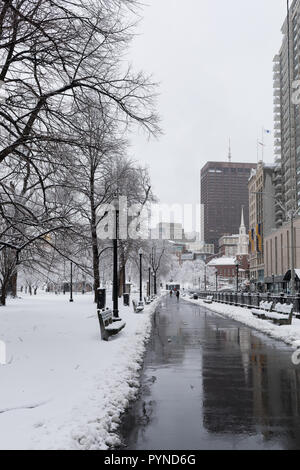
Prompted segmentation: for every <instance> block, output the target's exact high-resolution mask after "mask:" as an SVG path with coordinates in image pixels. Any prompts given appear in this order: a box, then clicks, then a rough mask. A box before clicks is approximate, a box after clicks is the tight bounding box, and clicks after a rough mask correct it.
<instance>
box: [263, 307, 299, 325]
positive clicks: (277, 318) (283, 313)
mask: <svg viewBox="0 0 300 470" xmlns="http://www.w3.org/2000/svg"><path fill="white" fill-rule="evenodd" d="M293 309H294V306H293V304H280V303H278V304H276V305H275V307H274V309H273V311H272V312H269V313H268V314H266V318H267V320H271V321H272V322H273V323H275V324H276V325H279V326H282V325H291V324H292V315H293Z"/></svg>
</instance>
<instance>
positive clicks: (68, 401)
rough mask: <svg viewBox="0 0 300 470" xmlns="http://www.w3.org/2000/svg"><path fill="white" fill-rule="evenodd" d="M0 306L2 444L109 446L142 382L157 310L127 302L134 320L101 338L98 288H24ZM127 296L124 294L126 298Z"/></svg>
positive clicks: (128, 317)
mask: <svg viewBox="0 0 300 470" xmlns="http://www.w3.org/2000/svg"><path fill="white" fill-rule="evenodd" d="M22 297H23V298H22V299H17V300H10V301H9V302H8V305H7V307H3V308H2V307H1V308H0V324H1V330H0V340H2V341H5V343H6V347H7V365H5V366H0V383H1V387H0V429H1V431H0V449H106V448H107V447H108V446H109V445H111V444H116V442H117V436H116V435H115V434H114V432H115V431H116V429H117V426H118V423H119V418H120V415H121V414H122V413H123V412H124V410H125V409H126V407H127V405H128V402H129V400H131V399H133V398H134V397H135V396H136V394H137V391H138V387H139V381H138V379H139V370H140V368H141V364H142V361H143V355H144V351H145V342H146V340H147V339H148V338H149V335H150V332H151V314H152V313H153V312H154V310H155V308H156V306H157V304H158V302H159V300H157V301H156V302H155V303H153V304H152V305H150V306H149V307H146V309H145V311H144V312H143V313H141V314H134V313H133V308H132V306H130V308H128V307H123V305H122V306H121V307H120V316H121V318H122V319H124V320H125V321H126V328H125V329H124V330H123V331H122V332H121V333H120V334H119V335H117V336H116V337H114V338H111V339H110V341H109V342H108V343H107V342H104V341H101V339H100V330H99V323H98V318H97V309H96V305H95V304H94V303H93V298H92V296H91V295H76V296H75V297H74V303H73V304H72V303H70V302H69V301H68V300H69V299H68V296H67V295H66V296H63V295H60V296H55V295H53V294H43V295H38V296H32V297H29V296H26V295H23V296H22ZM120 304H121V302H120Z"/></svg>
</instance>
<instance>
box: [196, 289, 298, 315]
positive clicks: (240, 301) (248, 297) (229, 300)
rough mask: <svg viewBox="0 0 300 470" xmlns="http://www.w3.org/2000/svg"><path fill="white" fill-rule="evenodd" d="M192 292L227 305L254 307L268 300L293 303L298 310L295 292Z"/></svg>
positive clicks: (201, 297)
mask: <svg viewBox="0 0 300 470" xmlns="http://www.w3.org/2000/svg"><path fill="white" fill-rule="evenodd" d="M193 293H195V294H197V295H198V297H199V298H200V299H205V298H207V297H208V296H212V297H213V300H214V302H219V303H223V304H228V305H234V306H237V307H245V308H249V309H250V308H255V307H259V305H260V302H262V301H268V302H274V303H281V304H284V303H287V304H291V303H292V304H293V305H294V312H300V295H299V294H297V295H295V296H292V295H288V294H277V295H274V294H272V293H271V292H268V293H266V294H260V293H257V294H253V293H248V292H246V293H242V292H239V293H236V292H211V291H206V292H200V291H197V290H196V291H193Z"/></svg>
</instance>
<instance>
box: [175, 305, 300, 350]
mask: <svg viewBox="0 0 300 470" xmlns="http://www.w3.org/2000/svg"><path fill="white" fill-rule="evenodd" d="M183 300H185V301H187V302H191V303H194V304H196V305H201V307H205V308H206V309H208V310H212V311H213V312H216V313H220V314H221V315H224V316H226V317H229V318H232V319H233V320H236V321H238V322H240V323H243V324H245V325H247V326H250V327H251V328H254V329H256V330H258V331H261V332H263V333H265V334H267V335H268V336H271V337H272V338H275V339H278V340H282V341H284V342H285V343H286V344H288V345H291V346H293V347H294V348H295V349H297V348H300V320H297V319H293V324H292V325H289V326H278V325H274V324H273V323H272V322H270V321H267V320H260V319H259V318H256V317H254V316H253V315H252V313H251V310H250V309H249V310H248V309H247V308H242V307H234V306H232V305H225V304H219V303H217V302H214V303H213V304H211V305H208V304H205V303H204V301H203V300H193V299H189V298H187V297H183Z"/></svg>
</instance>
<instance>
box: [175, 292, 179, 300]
mask: <svg viewBox="0 0 300 470" xmlns="http://www.w3.org/2000/svg"><path fill="white" fill-rule="evenodd" d="M176 297H177V300H179V297H180V292H179V290H178V291H176Z"/></svg>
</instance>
